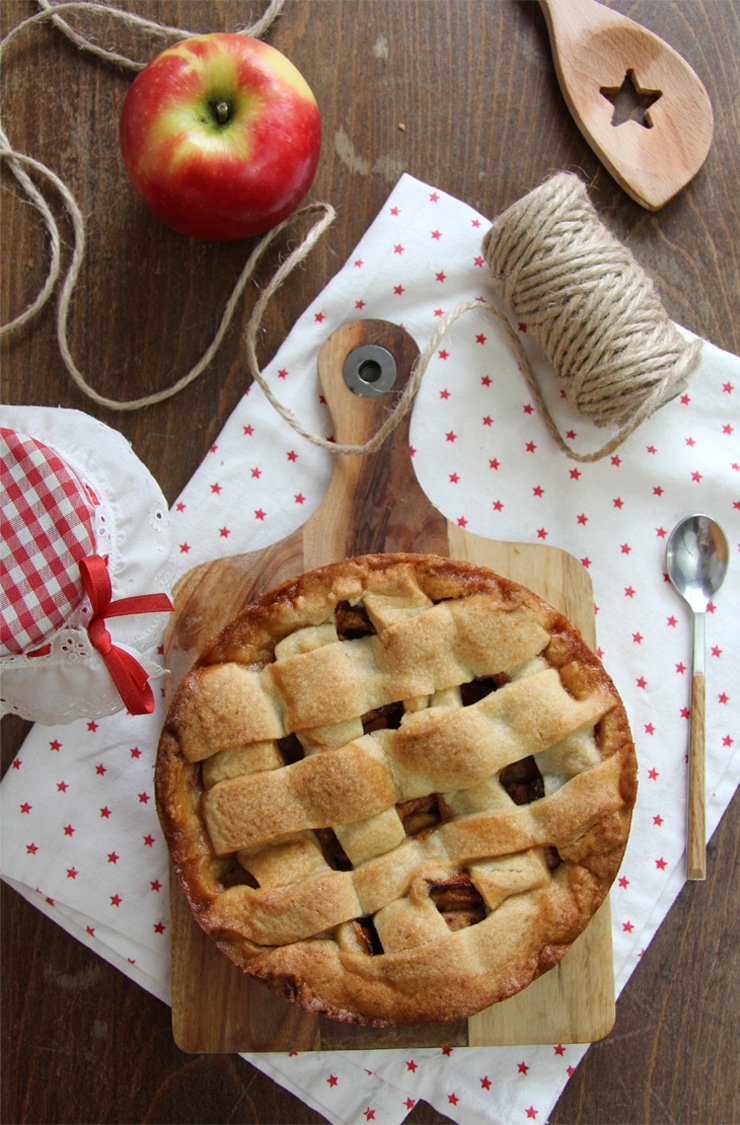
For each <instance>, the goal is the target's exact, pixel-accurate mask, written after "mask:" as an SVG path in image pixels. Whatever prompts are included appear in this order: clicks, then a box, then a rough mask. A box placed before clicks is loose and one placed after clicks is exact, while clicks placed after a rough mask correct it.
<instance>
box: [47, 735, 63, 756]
mask: <svg viewBox="0 0 740 1125" xmlns="http://www.w3.org/2000/svg"><path fill="white" fill-rule="evenodd" d="M61 748H62V744H61V742H60V741H59V739H58V738H55V739H54V741H53V742H50V743H49V749H50V750H56V751H57V753H58V752H59V751H60V750H61Z"/></svg>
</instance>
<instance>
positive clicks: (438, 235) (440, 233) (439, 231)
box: [431, 230, 442, 242]
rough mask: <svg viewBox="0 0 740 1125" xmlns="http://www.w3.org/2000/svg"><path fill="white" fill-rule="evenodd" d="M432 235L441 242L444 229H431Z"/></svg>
mask: <svg viewBox="0 0 740 1125" xmlns="http://www.w3.org/2000/svg"><path fill="white" fill-rule="evenodd" d="M431 237H432V238H433V239H435V241H437V242H439V240H440V238H441V237H442V231H441V230H433V231H431Z"/></svg>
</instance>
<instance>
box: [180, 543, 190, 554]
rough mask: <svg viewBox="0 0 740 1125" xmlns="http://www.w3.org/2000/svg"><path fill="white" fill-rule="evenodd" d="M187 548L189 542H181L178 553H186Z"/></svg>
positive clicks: (188, 547)
mask: <svg viewBox="0 0 740 1125" xmlns="http://www.w3.org/2000/svg"><path fill="white" fill-rule="evenodd" d="M189 550H190V544H189V543H181V544H180V554H181V555H187V553H188V551H189Z"/></svg>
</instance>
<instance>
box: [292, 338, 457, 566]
mask: <svg viewBox="0 0 740 1125" xmlns="http://www.w3.org/2000/svg"><path fill="white" fill-rule="evenodd" d="M376 349H381V350H382V353H384V354H385V355H386V356H387V357H389V358H388V365H389V366H395V379H394V381H393V384H392V386H390V387H389V388H388V390H387V391H385V392H383V393H379V394H376V395H375V396H374V397H369V396H368V395H367V394H365V393H358V392H357V391H354V390H352V389H350V387H349V386H348V385H347V382H346V381H345V374H344V373H345V365H346V366H347V367H348V368H349V369H350V370H351V371H354V374H355V376H357V371H358V367H362V366H363V357H369V358H367V359H366V360H365V362H366V364H367V370H366V376H367V383H368V388H367V389H368V390H369V391H370V392H372V388H373V385H374V381H375V378H376V376H378V377H380V376H381V375H383V374H385V370H384V371H383V372H381V371H380V370H379V368H380V367H381V366H383V363H382V356H381V362H377V361H376V360H375V359H374V358H373V355H380V354H381V353H380V352H377V351H376ZM418 355H419V348H418V346H417V344H416V342H415V340H414V339H413V337H412V336H410V335H409V333H408V332H407V331H406V330H405V329H404V328H401V327H400V326H399V325H397V324H392V323H391V322H389V321H385V320H371V319H368V320H356V321H352V322H349V323H347V324H343V325H341V327H340V328H338V329H336V331H334V332H332V334H331V335H330V336H328V337H327V339H326V340H325V341H324V343H323V345H322V347H321V350H320V351H319V355H318V372H319V381H320V383H321V388H322V390H323V393H324V397H325V399H326V403H327V406H328V408H329V412H330V414H331V417H332V422H333V425H334V437H335V439H336V441H337V442H338V443H339V444H341V445H364V444H365V443H366V442H367V441H369V440H370V439H371V438H372V437H373V436H374V435H375V434H376V433H377V432H378V430H379V429H380V427H381V426H382V425H383V423H384V422H385V421H386V420H387V418H388V416H389V415H390V414H391V413H392V412H393V411H394V410H395V409H396V408H397V406H398V402H399V399H400V398H401V395H402V394H403V391H404V389H405V387H406V385H407V384H408V381H409V379H410V377H411V374H412V371H413V367H414V364H415V362H416V360H417V358H418ZM353 359H354V360H355V362H353ZM357 381H358V380H357V378H355V382H356V383H357ZM360 382H362V380H361V379H360ZM410 417H411V414H410V411H408V412H406V413H405V414H404V415H403V416H402V417H401V418H400V420H399V422H398V424H397V425H396V427H395V429H394V430H393V431H392V432H391V433H390V435H389V436H388V437H387V438H386V440H385V442H384V443H383V445H382V446H381V447H380V448H379V449H378V450H376V451H375V452H372V453H361V454H348V453H338V454H337V456H336V458H335V461H336V464H335V466H334V473H333V475H332V479H331V481H330V484H329V488H328V490H327V492H326V495H325V496H324V499H323V500H322V502H321V504H320V505H319V507H318V508H317V510H316V511H315V512H314V514H313V515H312V516H311V517H310V519H309V520H308V522H307V523H306V524H305V526H304V528H303V546H304V563H305V567H306V569H311V568H313V567H315V566H321V565H323V564H324V563H327V562H332V561H334V560H335V559H341V558H348V557H350V556H352V555H360V554H369V553H372V552H375V551H417V550H418V551H425V552H440V553H444V554H446V553H447V523H446V520H445V519H444V517H443V516H442V515H441V514H440V513H439V512H438V511H437V510H436V509H435V508H434V507H432V505H431V503H430V501H429V500H428V499H427V497H426V495H425V493H424V492H423V490H422V488H421V486H420V485H419V482H418V481H417V479H416V474H415V473H414V469H413V464H412V460H411V457H410V456H409V425H410Z"/></svg>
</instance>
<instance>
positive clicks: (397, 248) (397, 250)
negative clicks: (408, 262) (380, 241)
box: [393, 242, 403, 254]
mask: <svg viewBox="0 0 740 1125" xmlns="http://www.w3.org/2000/svg"><path fill="white" fill-rule="evenodd" d="M393 253H394V254H403V246H402V245H401V243H400V242H397V243H396V245H395V246H394V247H393Z"/></svg>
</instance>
